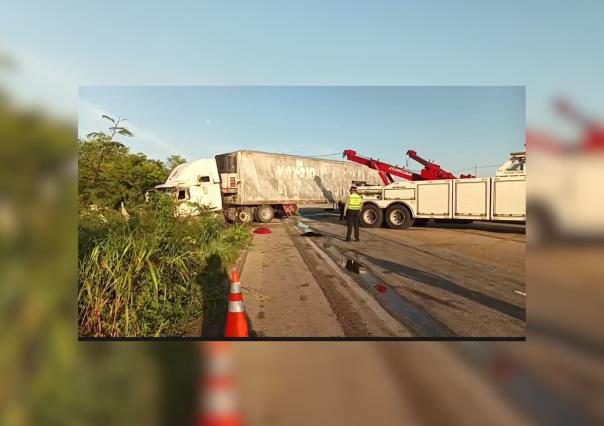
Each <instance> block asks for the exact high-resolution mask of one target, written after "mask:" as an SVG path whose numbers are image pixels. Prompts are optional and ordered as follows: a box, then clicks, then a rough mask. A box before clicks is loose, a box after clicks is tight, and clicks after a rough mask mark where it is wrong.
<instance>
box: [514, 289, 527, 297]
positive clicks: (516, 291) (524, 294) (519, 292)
mask: <svg viewBox="0 0 604 426" xmlns="http://www.w3.org/2000/svg"><path fill="white" fill-rule="evenodd" d="M514 293H518V294H522V295H523V296H526V293H523V292H521V291H518V290H514Z"/></svg>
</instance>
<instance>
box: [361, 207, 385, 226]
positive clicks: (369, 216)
mask: <svg viewBox="0 0 604 426" xmlns="http://www.w3.org/2000/svg"><path fill="white" fill-rule="evenodd" d="M383 220H384V213H382V209H380V208H379V207H377V206H374V205H373V204H365V205H364V206H363V208H362V209H361V226H362V227H364V228H379V227H380V226H382V222H383Z"/></svg>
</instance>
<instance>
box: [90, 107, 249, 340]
mask: <svg viewBox="0 0 604 426" xmlns="http://www.w3.org/2000/svg"><path fill="white" fill-rule="evenodd" d="M103 117H104V118H106V119H107V120H109V121H110V122H111V126H110V127H109V131H108V132H107V133H105V132H95V133H91V134H89V135H88V136H87V137H86V139H84V140H80V141H79V144H78V164H79V173H78V183H79V188H78V199H79V212H80V214H79V221H78V242H79V245H78V308H79V332H80V335H82V336H104V337H107V336H110V337H122V336H164V335H165V336H175V335H182V334H191V333H192V334H199V333H201V328H200V327H197V329H195V325H192V324H195V323H197V324H198V325H199V324H200V322H199V321H200V320H203V319H207V318H208V315H209V314H211V313H212V311H213V310H216V309H218V308H219V307H220V306H222V307H224V306H223V305H224V303H223V302H224V301H225V296H226V295H225V292H224V289H222V287H221V286H222V283H223V282H224V279H225V278H226V270H227V266H229V265H231V264H232V263H233V262H234V261H235V260H236V257H237V255H238V252H239V249H240V248H242V247H244V246H245V245H246V244H247V242H248V241H249V238H250V237H249V230H248V229H247V228H246V227H241V226H232V227H227V226H225V224H224V220H223V219H222V216H220V215H218V214H216V213H212V212H207V211H204V209H203V208H200V209H199V212H200V213H201V214H200V215H198V216H196V217H191V218H177V217H175V215H174V212H175V204H174V199H173V198H172V197H171V196H169V195H166V194H162V193H157V192H151V193H150V194H146V193H147V191H148V190H150V189H152V188H153V187H154V186H155V185H157V184H159V183H163V182H164V181H165V180H166V178H167V177H168V175H169V173H170V170H171V169H172V168H174V167H176V166H177V165H179V164H181V163H184V162H186V160H185V159H184V158H182V157H180V156H178V155H172V156H170V157H168V159H167V161H166V163H165V164H164V163H162V162H160V161H157V160H152V159H148V158H147V157H146V156H145V155H144V154H132V153H130V151H129V149H128V148H127V147H126V146H125V145H124V144H122V143H120V142H117V141H115V137H116V136H117V135H121V136H126V137H133V136H134V135H133V134H132V132H130V130H128V129H127V128H126V127H125V126H124V121H125V120H124V119H122V118H119V119H113V118H111V117H109V116H103ZM122 203H123V207H124V208H126V211H123V208H122ZM198 207H200V206H198ZM192 328H193V329H192Z"/></svg>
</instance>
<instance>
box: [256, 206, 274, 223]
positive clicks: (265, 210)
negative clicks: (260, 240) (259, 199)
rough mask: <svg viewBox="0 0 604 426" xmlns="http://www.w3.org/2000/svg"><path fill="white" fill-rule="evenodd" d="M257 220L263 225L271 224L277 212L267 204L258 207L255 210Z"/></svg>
mask: <svg viewBox="0 0 604 426" xmlns="http://www.w3.org/2000/svg"><path fill="white" fill-rule="evenodd" d="M254 213H255V216H256V220H257V221H258V222H261V223H269V222H270V221H271V220H273V217H275V211H274V210H273V208H272V207H271V206H269V205H267V204H263V205H261V206H258V207H256V210H255V212H254Z"/></svg>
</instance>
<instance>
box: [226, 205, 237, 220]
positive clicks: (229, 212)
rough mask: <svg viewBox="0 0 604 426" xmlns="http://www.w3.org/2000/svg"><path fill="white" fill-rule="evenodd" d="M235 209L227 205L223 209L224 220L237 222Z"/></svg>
mask: <svg viewBox="0 0 604 426" xmlns="http://www.w3.org/2000/svg"><path fill="white" fill-rule="evenodd" d="M237 213H238V212H237V209H236V208H234V207H229V208H228V209H226V210H225V211H224V216H225V217H226V220H228V221H229V222H237Z"/></svg>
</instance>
